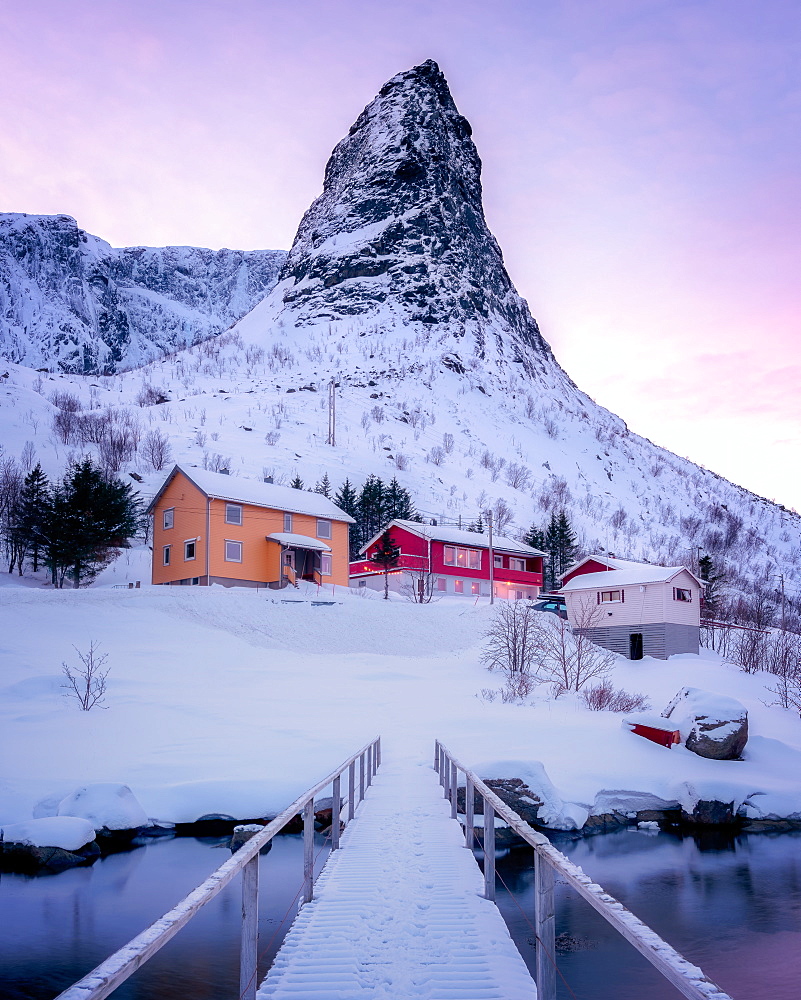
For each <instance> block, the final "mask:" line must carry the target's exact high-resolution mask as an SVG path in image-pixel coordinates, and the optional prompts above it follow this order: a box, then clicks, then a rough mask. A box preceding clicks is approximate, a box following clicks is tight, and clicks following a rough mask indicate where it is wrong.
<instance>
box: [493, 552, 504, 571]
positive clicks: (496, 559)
mask: <svg viewBox="0 0 801 1000" xmlns="http://www.w3.org/2000/svg"><path fill="white" fill-rule="evenodd" d="M492 560H493V565H494V567H495V569H503V556H502V555H499V554H498V553H497V552H493V554H492Z"/></svg>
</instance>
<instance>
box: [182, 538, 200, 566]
mask: <svg viewBox="0 0 801 1000" xmlns="http://www.w3.org/2000/svg"><path fill="white" fill-rule="evenodd" d="M196 541H197V539H196V538H190V539H189V540H188V541H186V542H184V562H189V561H190V560H191V559H194V558H195V542H196Z"/></svg>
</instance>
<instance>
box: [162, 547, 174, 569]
mask: <svg viewBox="0 0 801 1000" xmlns="http://www.w3.org/2000/svg"><path fill="white" fill-rule="evenodd" d="M171 548H172V546H171V545H165V546H164V550H163V553H162V560H161V564H162V566H169V565H170V549H171Z"/></svg>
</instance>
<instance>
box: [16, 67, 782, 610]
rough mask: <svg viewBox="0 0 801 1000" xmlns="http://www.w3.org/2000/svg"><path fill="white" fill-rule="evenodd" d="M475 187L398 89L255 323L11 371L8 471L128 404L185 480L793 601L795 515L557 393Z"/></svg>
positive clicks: (415, 94)
mask: <svg viewBox="0 0 801 1000" xmlns="http://www.w3.org/2000/svg"><path fill="white" fill-rule="evenodd" d="M479 170H480V163H479V160H478V156H477V154H476V151H475V147H474V145H473V142H472V139H471V138H470V134H469V127H468V126H467V124H466V123H465V121H464V119H463V118H462V117H461V116H460V115H459V113H458V112H457V111H456V108H455V107H454V105H453V101H452V99H451V97H450V95H449V93H448V91H447V85H446V83H445V81H444V78H443V77H442V75H441V74H440V73H439V70H438V69H437V68H436V66H435V65H434V64H433V63H424V64H423V65H422V66H419V67H417V68H415V69H413V70H410V71H408V72H405V73H401V74H399V75H398V76H397V77H395V78H393V80H391V81H390V82H389V83H388V84H387V85H386V86H385V87H384V88H382V91H381V93H380V94H379V95H378V97H377V98H376V99H375V100H374V101H373V102H372V103H371V104H370V105H369V106H368V108H367V109H366V110H365V111H364V112H363V113H362V115H360V117H359V119H358V120H357V122H356V124H355V125H354V126H353V129H352V130H351V133H350V134H349V135H348V136H347V137H346V138H345V139H343V140H342V142H341V143H340V144H339V145H338V146H337V148H336V150H335V151H334V154H333V156H332V158H331V161H330V163H329V165H328V168H327V170H326V176H325V186H324V190H323V193H322V195H321V196H320V198H318V199H317V200H316V201H315V203H314V204H313V206H312V207H311V208H310V210H309V212H308V213H307V214H306V216H305V218H304V219H303V221H302V223H301V225H300V228H299V231H298V235H297V238H296V240H295V242H294V245H293V247H292V249H291V251H290V254H289V256H288V258H287V259H286V263H285V265H284V267H283V269H282V271H281V275H280V280H279V282H278V284H277V285H276V286H275V287H274V288H273V290H272V291H271V292H270V293H269V294H268V295H267V296H266V297H265V298H264V299H263V300H262V301H261V302H259V304H258V305H256V306H255V308H254V309H252V310H251V311H250V312H249V313H248V314H247V315H246V316H244V317H243V318H242V319H241V320H240V321H239V322H238V323H237V324H235V325H234V326H233V328H232V329H230V330H228V331H227V332H225V333H223V334H221V335H220V336H217V337H214V338H211V339H207V340H205V341H203V342H202V343H198V344H196V345H194V346H193V347H190V348H188V349H186V350H184V351H180V352H177V353H174V354H171V355H169V356H168V357H165V358H162V359H160V360H158V361H155V362H152V363H151V364H149V365H146V366H144V367H142V368H141V369H139V370H138V371H130V372H124V373H121V374H118V375H116V376H113V377H109V378H102V377H95V378H93V379H92V380H91V381H90V380H89V379H87V378H82V377H79V376H71V375H62V376H57V375H54V374H52V373H51V374H41V375H37V373H35V372H32V371H30V370H29V369H25V368H23V367H20V366H15V365H10V366H9V367H8V377H7V378H6V379H5V380H4V382H0V420H2V423H3V429H4V440H5V442H6V449H7V453H8V454H9V455H16V456H19V455H21V454H22V451H23V448H24V447H25V444H26V441H30V442H32V444H33V445H35V447H36V458H37V459H41V460H42V461H43V464H44V465H45V466H46V467H47V469H48V471H50V472H51V473H53V472H56V471H59V470H60V469H61V468H62V467H63V464H64V460H65V458H66V457H67V456H68V455H69V454H77V453H80V452H81V451H91V450H92V449H93V447H94V446H93V445H91V444H87V443H85V442H84V441H82V439H81V438H80V436H79V435H73V436H72V437H69V438H68V439H67V440H64V439H63V438H61V437H59V435H58V434H57V433H55V432H53V431H51V428H52V426H53V418H54V416H55V415H56V414H57V410H58V406H57V405H56V402H57V401H58V399H59V396H58V393H62V394H63V392H65V391H68V392H70V393H72V394H74V395H75V396H76V397H78V398H79V400H80V401H81V403H82V405H83V406H84V408H86V409H90V408H94V409H97V408H106V407H111V408H114V409H118V408H120V407H129V408H131V411H132V413H133V414H135V415H136V421H137V422H138V424H139V426H140V429H141V432H142V437H143V438H144V435H145V433H146V432H148V431H158V432H159V434H160V435H163V436H164V437H165V438H167V439H168V440H169V443H170V448H171V451H172V458H173V459H175V460H177V461H180V462H182V463H185V464H189V465H191V464H195V465H198V466H201V467H206V468H211V469H219V468H221V467H225V468H229V469H230V471H231V474H232V475H234V476H237V475H239V476H245V477H251V478H253V479H261V478H262V477H263V476H264V475H273V476H274V478H275V481H276V482H279V483H281V482H283V483H285V484H287V483H289V482H290V481H291V479H292V478H293V477H294V476H295V475H296V474H299V475H300V477H301V478H302V479H303V480H304V482H305V483H306V485H307V486H309V487H311V486H313V485H314V483H315V482H316V481H317V480H318V479H320V478H321V477H322V475H323V473H325V472H327V473H328V476H329V479H330V481H331V483H332V484H333V486H334V488H337V487H338V486H339V485H340V484H341V483H342V481H343V480H344V479H345V477H346V476H348V477H349V478H350V479H351V481H352V482H354V483H355V484H356V485H357V486H358V485H359V484H360V483H361V482H362V481H363V480H364V478H365V477H366V476H367V475H368V474H370V473H376V474H378V475H380V476H382V477H384V478H385V479H388V478H391V477H392V476H393V475H396V476H397V477H398V479H399V481H400V482H401V484H402V485H403V486H405V487H407V488H408V489H409V490H410V491H411V492H412V494H413V495H414V497H415V498H416V500H417V503H418V506H419V508H420V510H421V512H422V513H424V514H426V515H428V516H430V517H435V518H437V519H438V520H440V521H443V520H449V521H451V522H453V523H456V522H458V520H459V519H460V518H461V520H462V523H463V524H464V523H470V522H471V521H473V520H475V519H476V518H477V517H478V515H479V513H480V512H481V511H483V510H486V509H487V508H490V507H491V508H494V509H495V512H496V514H497V515H498V516H499V521H500V523H501V528H500V530H501V531H502V533H504V534H511V535H514V534H515V533H518V532H522V531H524V530H525V529H527V528H528V527H529V525H531V524H532V523H536V524H542V523H543V522H544V521H546V520H547V519H548V517H549V515H550V513H551V511H552V510H554V509H558V508H561V507H565V508H566V510H567V512H568V515H569V516H570V518H571V521H572V522H573V524H574V526H575V527H576V529H577V531H578V534H579V542H580V545H581V548H582V551H583V552H585V553H586V552H590V551H594V550H595V551H597V550H605V551H610V550H611V551H613V552H616V553H617V554H618V555H619V556H625V557H630V558H633V559H643V558H644V559H649V560H651V561H654V562H660V563H662V564H665V565H676V564H680V563H689V564H694V563H695V561H696V559H697V555H698V550H699V547H700V548H701V549H703V550H704V551H706V552H708V553H710V554H711V555H712V556H713V558H714V559H715V561H716V562H717V563H718V565H719V566H721V565H722V566H725V568H726V569H727V571H728V572H729V574H730V579H731V581H732V584H733V586H734V587H736V588H738V589H739V590H741V591H745V592H748V591H749V590H752V589H753V588H754V587H759V588H761V589H772V588H775V587H776V586H777V584H778V579H777V576H776V574H778V573H783V574H784V577H785V585H786V592H787V594H788V597H790V598H791V599H792V598H793V595H794V592H797V591H799V590H801V583H799V580H800V579H801V519H799V517H798V515H797V514H795V513H794V512H791V511H787V510H785V509H784V508H782V507H780V506H778V505H776V504H773V503H770V502H768V501H767V500H764V499H762V498H760V497H757V496H755V495H754V494H753V493H750V492H748V491H747V490H745V489H742V488H741V487H738V486H736V485H733V484H732V483H729V482H727V481H726V480H724V479H722V478H721V477H719V476H717V475H715V474H714V473H713V472H710V471H708V470H705V469H702V468H699V467H698V466H697V465H694V464H693V463H692V462H690V461H688V460H686V459H683V458H680V457H678V456H676V455H673V454H671V453H670V452H667V451H665V450H664V449H661V448H659V447H657V446H656V445H654V444H652V443H651V442H650V441H647V440H646V439H644V438H642V437H640V436H638V435H636V434H634V433H632V432H631V431H629V429H628V428H627V427H626V425H625V423H624V422H623V421H622V420H621V419H620V418H619V417H616V416H615V415H614V414H612V413H610V412H609V411H607V410H605V409H603V408H602V407H600V406H598V405H597V404H596V403H595V402H594V401H593V400H591V399H590V398H589V397H588V396H586V395H585V394H584V393H582V392H581V391H580V390H579V389H578V388H577V387H576V386H575V385H574V384H573V383H572V382H571V381H570V379H569V378H568V376H567V375H565V373H564V372H563V371H562V369H561V368H560V367H559V365H558V364H557V363H556V361H555V360H554V359H553V356H552V355H551V352H550V350H549V348H548V347H547V345H546V344H545V342H544V341H543V340H542V338H541V336H540V334H539V331H538V329H537V326H536V324H535V322H534V320H533V319H532V318H531V316H530V314H529V312H528V308H527V306H526V304H525V302H524V301H523V300H522V299H521V298H520V297H519V296H518V295H517V293H516V291H515V290H514V288H513V287H512V285H511V282H510V280H509V277H508V275H507V274H506V271H505V269H504V267H503V261H502V258H501V254H500V251H499V249H498V246H497V243H496V242H495V240H494V239H493V237H492V235H491V234H490V233H489V231H488V230H487V228H486V223H485V222H484V218H483V212H482V208H481V188H480V177H479ZM0 375H2V372H0ZM331 381H334V382H335V383H336V385H337V390H336V394H337V400H336V412H337V428H336V446H330V445H328V444H327V443H326V439H327V432H328V400H327V389H328V386H329V383H330V382H331ZM3 384H4V385H5V388H2V386H3ZM148 387H152V388H153V390H154V391H153V392H152V393H144V394H143V393H142V390H143V388H145V389H147V388H148ZM163 397H166V398H167V399H168V400H169V402H164V403H153V402H152V400H154V399H159V398H163ZM54 401H55V402H54ZM137 401H138V402H139V403H140V404H142V405H141V408H139V407H138V406H136V405H135V404H136V402H137ZM700 419H701V417H700V415H699V421H700ZM122 471H123V472H126V471H131V472H136V473H137V474H139V475H142V476H144V477H145V483H144V485H143V489H144V491H145V492H150V493H152V492H155V490H156V489H157V487H158V485H160V481H161V479H162V477H163V474H164V473H162V472H160V471H157V470H154V469H153V467H152V465H151V464H150V462H149V460H148V457H147V455H146V454H145V453H144V451H143V450H142V449H141V448H140V450H139V451H138V452H137V453H136V454H135V455H134V456H133V457H132V458H131V460H130V461H129V462H126V464H125V465H124V467H123V469H122Z"/></svg>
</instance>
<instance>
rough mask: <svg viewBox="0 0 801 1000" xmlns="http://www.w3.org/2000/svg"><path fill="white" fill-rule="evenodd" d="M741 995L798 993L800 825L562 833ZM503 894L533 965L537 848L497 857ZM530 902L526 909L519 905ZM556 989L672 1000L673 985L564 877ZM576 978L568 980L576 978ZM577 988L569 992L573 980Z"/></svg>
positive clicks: (579, 855)
mask: <svg viewBox="0 0 801 1000" xmlns="http://www.w3.org/2000/svg"><path fill="white" fill-rule="evenodd" d="M558 847H559V849H560V850H562V851H563V852H564V853H565V854H566V855H567V856H568V857H569V858H570V860H571V861H573V862H574V863H575V864H577V865H580V866H581V867H582V868H583V869H584V871H585V872H586V873H587V874H588V875H590V877H591V878H592V879H593V880H595V881H596V882H599V883H600V884H601V885H603V887H604V888H605V889H606V890H607V891H608V892H610V893H611V894H612V895H613V896H615V897H617V898H618V899H619V900H620V901H621V902H622V903H624V904H625V905H626V906H627V907H629V909H631V910H632V911H633V912H634V913H635V914H636V915H637V916H638V917H640V919H641V920H643V921H645V923H646V924H649V925H650V926H651V927H653V928H654V930H656V931H657V932H658V933H659V934H661V935H662V936H663V937H664V938H665V939H666V940H667V941H669V942H670V943H671V944H672V945H673V946H674V948H676V949H677V950H678V951H679V952H681V953H682V954H683V955H684V956H685V957H686V958H687V959H689V960H690V961H692V962H694V963H696V964H698V965H700V966H701V968H703V970H704V971H705V972H706V974H707V975H708V976H710V977H711V978H712V979H713V980H715V981H716V982H717V983H718V984H719V985H720V986H721V987H722V988H723V989H725V990H727V991H728V992H729V993H730V994H731V995H732V996H733V997H735V998H742V1000H763V998H764V1000H797V998H798V997H799V996H801V834H782V835H780V836H771V835H766V834H763V835H759V836H754V835H752V836H740V837H737V836H721V835H707V834H705V835H704V836H702V837H695V838H693V837H684V838H682V837H679V836H673V835H671V834H665V833H660V834H658V835H657V836H648V835H644V834H642V833H640V832H632V831H628V830H624V831H620V832H619V833H613V834H606V835H603V836H598V837H591V838H587V839H581V840H574V841H565V840H562V841H560V842H559V843H558ZM498 873H499V875H500V876H501V878H502V879H503V882H505V883H506V885H507V886H508V888H509V890H510V892H511V896H510V895H509V893H508V892H507V891H506V889H504V887H503V885H499V887H498V890H499V891H498V904H499V906H500V907H501V909H502V910H503V912H504V916H505V917H506V919H507V923H509V925H510V929H511V930H512V934H513V937H514V938H515V940H516V941H517V943H518V947H519V948H520V951H521V953H522V954H523V956H524V958H525V959H526V961H527V962H528V964H529V967H530V968H532V969H533V960H534V948H533V931H532V929H531V927H530V925H529V923H528V921H527V920H526V915H530V914H531V912H532V910H533V886H534V873H533V868H532V866H531V853H530V851H529V850H527V849H526V850H523V849H520V850H517V849H516V850H513V851H511V852H509V854H508V855H507V857H505V858H504V859H502V860H499V862H498ZM521 909H522V912H521ZM556 932H557V935H559V936H560V937H559V938H558V940H559V942H560V943H561V944H562V946H563V947H562V949H561V950H560V953H559V955H558V967H559V970H560V973H561V974H562V975H563V976H564V979H565V980H566V982H562V981H560V983H559V993H558V995H559V997H560V998H561V997H564V998H568V997H571V995H573V994H575V996H577V997H579V998H581V997H587V998H589V997H592V998H593V1000H604V998H607V997H608V998H610V1000H611V998H612V997H614V998H616V1000H625V998H630V1000H641V998H642V997H644V996H648V998H649V1000H675V997H677V996H678V994H677V992H676V991H675V989H674V988H673V987H672V986H670V985H669V984H668V983H667V982H666V981H665V980H664V979H663V978H662V977H661V976H659V975H658V974H657V973H656V972H655V971H654V970H653V969H652V968H651V966H650V965H649V964H648V963H647V962H646V961H645V959H643V958H641V956H639V955H638V954H637V952H635V951H634V949H632V948H631V946H629V945H628V944H626V942H625V941H623V939H622V938H620V936H619V935H617V934H616V933H615V932H614V931H613V930H612V929H611V928H610V927H609V925H608V924H606V922H605V921H604V920H603V919H602V918H601V917H600V916H599V915H598V914H596V913H595V912H594V911H593V910H592V909H591V908H590V907H589V906H588V905H587V904H586V903H584V902H583V901H582V900H581V899H580V898H579V897H578V896H576V894H575V893H574V892H573V891H572V890H570V889H569V888H568V887H567V886H566V885H564V884H559V883H557V921H556ZM568 987H569V988H568ZM571 990H572V994H571V992H570V991H571Z"/></svg>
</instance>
